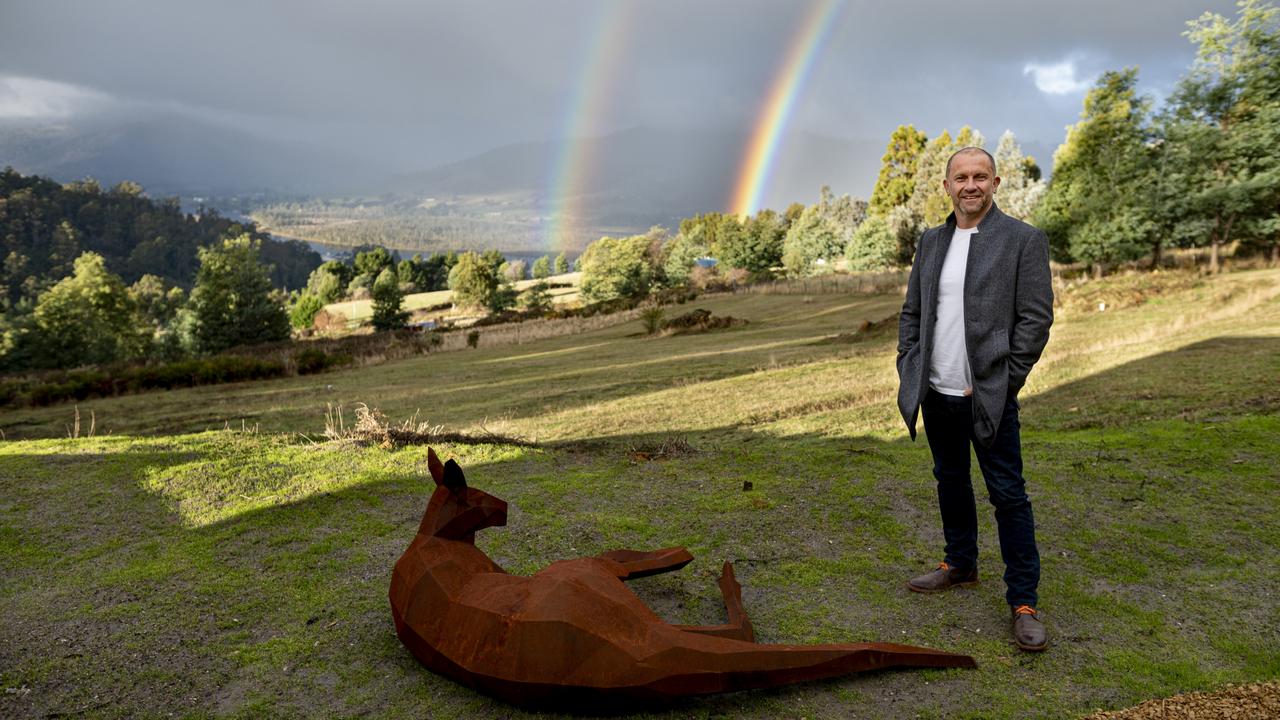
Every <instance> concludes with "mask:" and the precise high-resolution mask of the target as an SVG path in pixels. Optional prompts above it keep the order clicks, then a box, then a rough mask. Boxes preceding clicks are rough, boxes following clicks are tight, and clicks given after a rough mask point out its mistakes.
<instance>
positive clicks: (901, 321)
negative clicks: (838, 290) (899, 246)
mask: <svg viewBox="0 0 1280 720" xmlns="http://www.w3.org/2000/svg"><path fill="white" fill-rule="evenodd" d="M923 246H924V235H921V236H920V240H919V241H918V242H917V243H916V256H915V257H914V258H912V259H911V275H910V277H909V279H908V280H907V297H906V299H905V300H904V301H903V303H902V312H901V313H899V314H898V361H897V362H898V377H899V378H901V377H902V358H904V357H906V355H907V353H908V352H910V350H911V348H913V347H915V346H916V345H917V344H919V343H920V265H921V261H920V258H921V251H922V250H923Z"/></svg>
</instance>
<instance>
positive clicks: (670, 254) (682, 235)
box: [662, 224, 709, 285]
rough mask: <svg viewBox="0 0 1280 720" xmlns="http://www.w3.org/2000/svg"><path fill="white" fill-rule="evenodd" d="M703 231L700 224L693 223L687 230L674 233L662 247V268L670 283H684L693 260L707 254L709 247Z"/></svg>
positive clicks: (691, 268)
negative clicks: (703, 237) (704, 239)
mask: <svg viewBox="0 0 1280 720" xmlns="http://www.w3.org/2000/svg"><path fill="white" fill-rule="evenodd" d="M704 232H705V229H704V227H703V226H702V225H700V224H698V225H693V226H691V227H690V228H689V229H688V230H687V231H685V230H682V231H680V232H678V233H676V236H675V237H673V238H671V241H670V242H668V243H667V245H666V247H664V248H663V255H664V259H663V262H662V269H663V273H664V274H665V275H666V278H667V282H669V283H671V284H672V285H681V284H684V283H685V282H686V281H687V280H688V279H689V272H690V271H691V270H693V265H694V262H695V261H696V260H697V259H698V258H700V257H705V256H706V255H707V253H708V251H709V249H708V248H707V244H706V242H704V241H703V239H702V236H703V233H704Z"/></svg>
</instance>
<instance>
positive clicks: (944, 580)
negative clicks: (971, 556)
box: [907, 562, 978, 593]
mask: <svg viewBox="0 0 1280 720" xmlns="http://www.w3.org/2000/svg"><path fill="white" fill-rule="evenodd" d="M977 584H978V568H970V569H968V570H957V569H956V568H953V567H951V566H950V565H948V564H946V563H944V562H943V563H938V569H937V570H934V571H932V572H927V573H925V574H923V575H921V576H919V577H913V578H911V579H910V580H908V581H907V589H908V590H912V591H915V592H918V593H939V592H942V591H943V590H950V589H951V588H953V587H956V586H958V585H977Z"/></svg>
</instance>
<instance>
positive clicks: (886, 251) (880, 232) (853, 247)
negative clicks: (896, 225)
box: [845, 215, 898, 270]
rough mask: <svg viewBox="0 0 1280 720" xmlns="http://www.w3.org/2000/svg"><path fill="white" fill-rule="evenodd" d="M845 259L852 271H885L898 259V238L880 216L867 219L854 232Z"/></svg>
mask: <svg viewBox="0 0 1280 720" xmlns="http://www.w3.org/2000/svg"><path fill="white" fill-rule="evenodd" d="M845 258H847V259H848V261H849V269H850V270H884V269H887V268H889V267H891V266H892V265H893V264H894V262H895V261H896V260H897V258H898V238H897V236H896V235H895V234H894V233H893V230H892V229H891V228H890V227H889V222H888V221H887V220H885V219H884V218H882V217H880V216H879V215H872V216H871V217H869V218H867V219H866V220H865V221H864V222H863V223H862V224H861V225H859V226H858V229H857V230H855V231H854V233H853V238H852V239H851V240H849V246H848V247H847V248H846V249H845Z"/></svg>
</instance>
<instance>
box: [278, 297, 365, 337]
mask: <svg viewBox="0 0 1280 720" xmlns="http://www.w3.org/2000/svg"><path fill="white" fill-rule="evenodd" d="M375 303H376V301H375ZM323 309H324V303H323V302H321V300H320V298H318V297H316V296H315V295H312V294H311V293H310V292H305V291H304V292H303V293H302V294H301V295H299V296H298V301H297V302H295V303H294V304H293V309H291V310H290V311H289V324H290V325H293V326H294V327H295V328H297V329H299V330H305V329H307V328H309V327H311V325H312V324H314V323H315V320H316V314H317V313H319V312H320V311H321V310H323ZM374 315H375V317H376V316H377V310H376V305H375V310H374Z"/></svg>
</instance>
